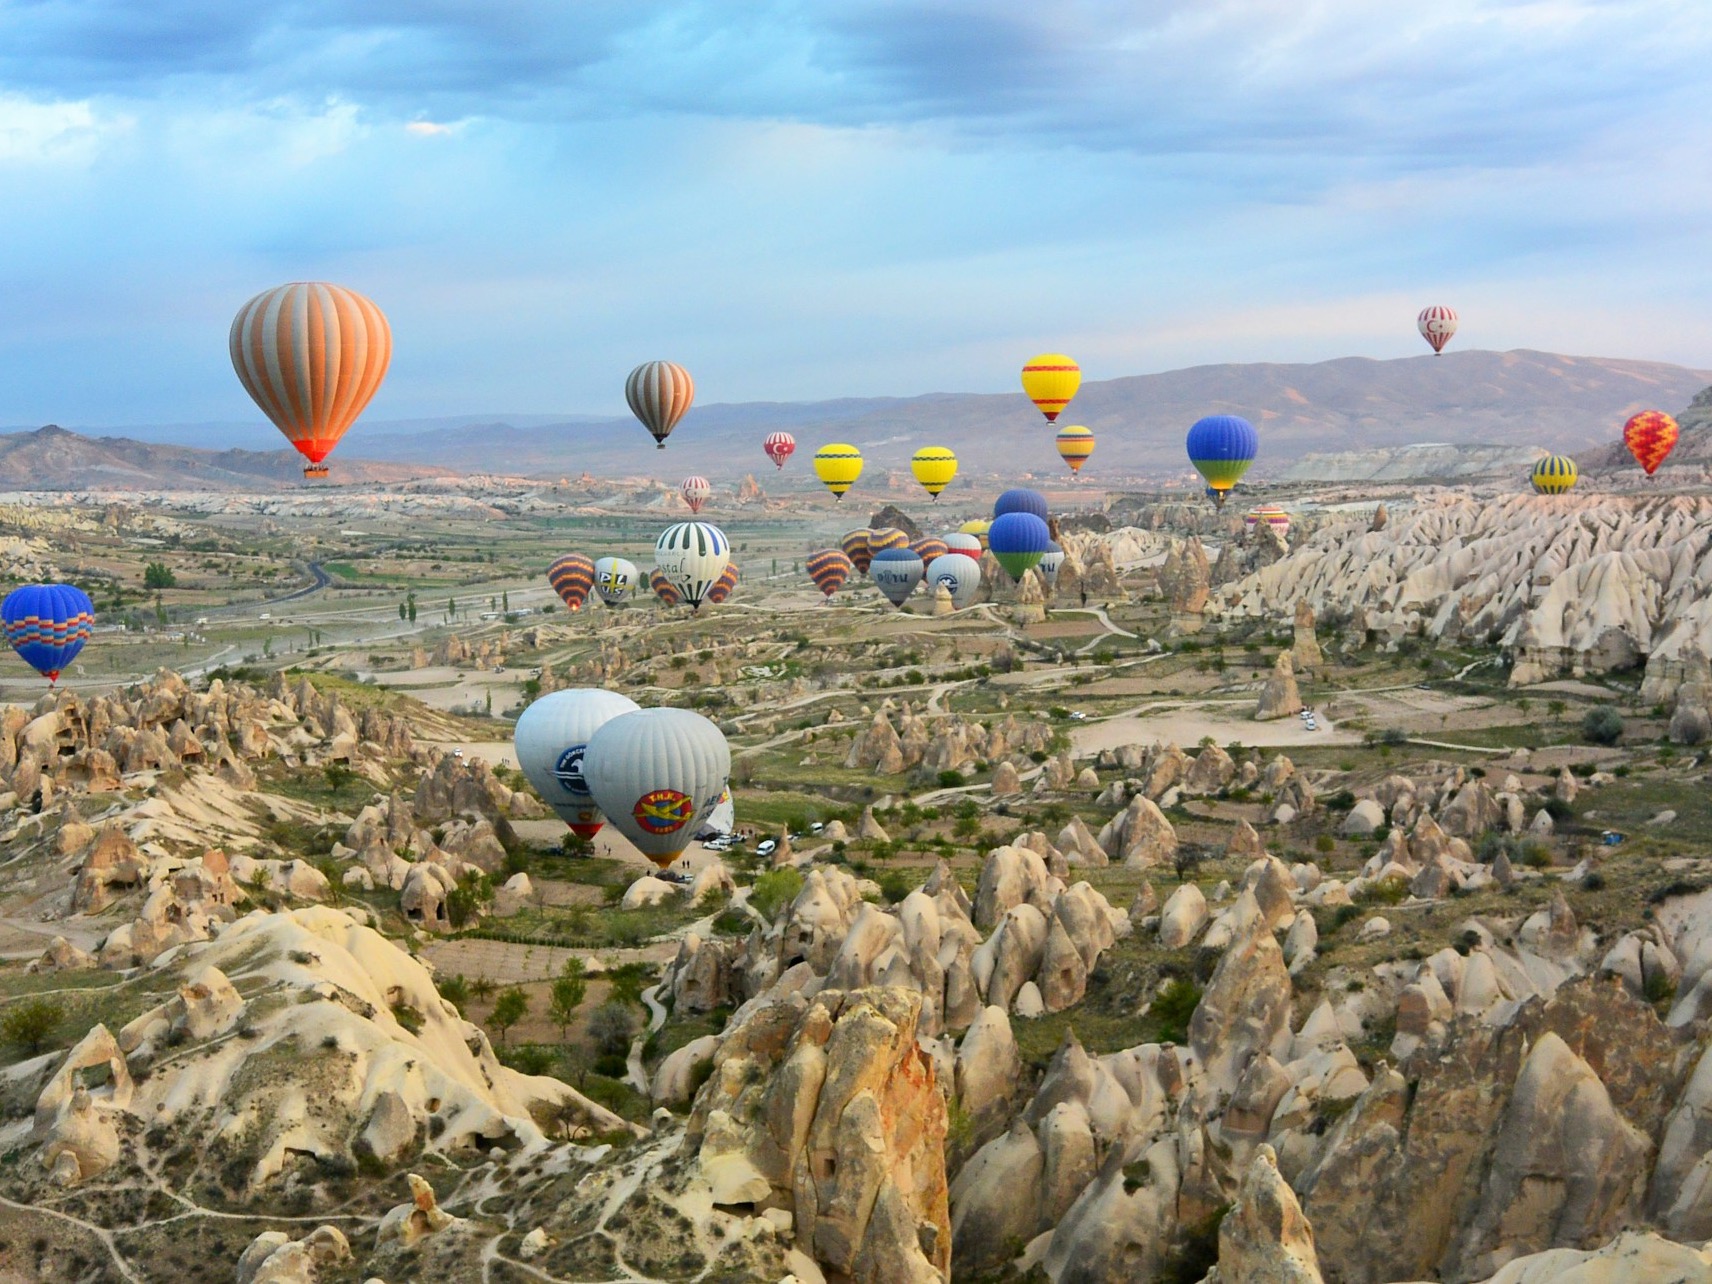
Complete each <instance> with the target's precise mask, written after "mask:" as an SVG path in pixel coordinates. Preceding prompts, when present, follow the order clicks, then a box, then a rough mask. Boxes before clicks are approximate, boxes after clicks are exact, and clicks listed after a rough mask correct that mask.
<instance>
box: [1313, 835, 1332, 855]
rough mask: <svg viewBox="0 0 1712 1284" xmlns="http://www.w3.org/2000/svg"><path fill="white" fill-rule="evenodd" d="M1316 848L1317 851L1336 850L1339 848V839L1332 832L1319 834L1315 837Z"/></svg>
mask: <svg viewBox="0 0 1712 1284" xmlns="http://www.w3.org/2000/svg"><path fill="white" fill-rule="evenodd" d="M1314 850H1315V851H1317V852H1334V851H1336V850H1337V839H1335V838H1333V837H1332V836H1331V835H1330V834H1317V835H1315V837H1314Z"/></svg>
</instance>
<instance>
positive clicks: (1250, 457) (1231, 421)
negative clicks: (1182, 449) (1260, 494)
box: [1184, 415, 1260, 504]
mask: <svg viewBox="0 0 1712 1284" xmlns="http://www.w3.org/2000/svg"><path fill="white" fill-rule="evenodd" d="M1184 444H1185V446H1186V447H1187V449H1188V452H1189V462H1190V463H1191V464H1193V465H1195V471H1196V472H1198V473H1200V474H1201V476H1203V477H1205V478H1206V479H1207V486H1208V488H1209V489H1211V490H1214V491H1217V492H1218V495H1217V499H1218V502H1219V503H1221V504H1222V503H1224V495H1225V492H1226V491H1228V490H1230V488H1231V487H1232V486H1234V485H1236V484H1237V482H1239V481H1241V480H1242V475H1243V474H1244V473H1246V472H1247V471H1248V466H1249V465H1250V464H1252V463H1253V462H1254V457H1255V455H1257V454H1259V453H1260V434H1258V433H1257V432H1255V431H1254V425H1253V424H1251V423H1249V422H1248V420H1246V419H1239V418H1238V417H1237V416H1236V415H1208V416H1207V417H1206V418H1205V419H1197V420H1196V421H1195V424H1194V427H1192V428H1190V429H1189V436H1188V439H1187V441H1186V442H1185V443H1184Z"/></svg>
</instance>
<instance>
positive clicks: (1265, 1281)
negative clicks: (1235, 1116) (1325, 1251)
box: [1207, 1144, 1321, 1284]
mask: <svg viewBox="0 0 1712 1284" xmlns="http://www.w3.org/2000/svg"><path fill="white" fill-rule="evenodd" d="M1207 1279H1208V1280H1209V1281H1211V1280H1221V1281H1227V1280H1228V1281H1232V1282H1233V1284H1237V1282H1240V1284H1321V1275H1320V1261H1319V1256H1318V1254H1316V1253H1315V1251H1314V1228H1313V1227H1312V1226H1310V1225H1308V1219H1307V1218H1306V1217H1304V1216H1303V1215H1302V1208H1301V1205H1299V1204H1298V1203H1297V1202H1296V1195H1295V1192H1294V1191H1292V1190H1291V1189H1290V1186H1289V1184H1288V1183H1287V1182H1286V1181H1285V1180H1284V1178H1283V1177H1281V1176H1280V1175H1279V1173H1278V1158H1277V1156H1276V1154H1274V1153H1273V1150H1272V1147H1271V1146H1267V1145H1264V1144H1263V1145H1261V1146H1260V1147H1259V1148H1258V1149H1257V1150H1256V1151H1255V1154H1254V1158H1253V1159H1252V1160H1251V1161H1250V1162H1249V1165H1248V1168H1247V1170H1246V1171H1245V1172H1244V1173H1243V1176H1242V1184H1241V1186H1239V1187H1238V1188H1237V1194H1236V1202H1235V1203H1234V1204H1233V1205H1232V1206H1231V1210H1230V1212H1229V1213H1228V1214H1227V1215H1226V1217H1225V1219H1224V1221H1223V1222H1221V1223H1220V1224H1219V1264H1218V1266H1217V1267H1215V1268H1214V1270H1213V1272H1212V1273H1211V1274H1209V1275H1208V1276H1207Z"/></svg>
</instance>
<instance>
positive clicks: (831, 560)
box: [808, 548, 856, 598]
mask: <svg viewBox="0 0 1712 1284" xmlns="http://www.w3.org/2000/svg"><path fill="white" fill-rule="evenodd" d="M855 570H856V566H855V563H853V562H852V561H851V560H850V558H849V556H848V555H846V553H845V552H844V550H843V549H839V548H823V549H821V550H820V552H818V553H810V554H809V555H808V577H809V578H810V579H811V580H813V581H814V586H815V587H816V588H817V589H819V590H820V591H821V592H822V593H824V594H826V596H827V597H829V598H830V597H831V596H832V595H833V594H834V593H836V592H838V590H839V589H841V588H843V587H844V584H845V581H846V580H848V579H849V578H850V576H851V575H852V574H853V573H854V572H855Z"/></svg>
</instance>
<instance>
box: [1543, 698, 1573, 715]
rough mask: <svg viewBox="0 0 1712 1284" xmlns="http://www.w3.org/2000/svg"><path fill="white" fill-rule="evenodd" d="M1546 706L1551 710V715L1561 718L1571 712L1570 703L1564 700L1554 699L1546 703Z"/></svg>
mask: <svg viewBox="0 0 1712 1284" xmlns="http://www.w3.org/2000/svg"><path fill="white" fill-rule="evenodd" d="M1546 708H1548V709H1550V710H1551V716H1552V717H1554V718H1561V717H1563V715H1564V714H1566V713H1568V712H1569V705H1568V704H1567V703H1566V702H1565V701H1563V700H1553V701H1551V702H1550V703H1549V704H1547V705H1546Z"/></svg>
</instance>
